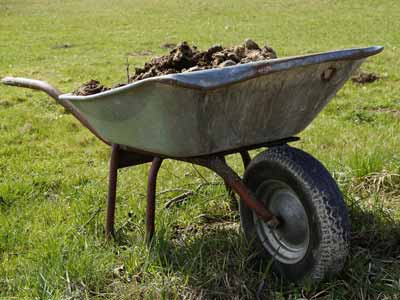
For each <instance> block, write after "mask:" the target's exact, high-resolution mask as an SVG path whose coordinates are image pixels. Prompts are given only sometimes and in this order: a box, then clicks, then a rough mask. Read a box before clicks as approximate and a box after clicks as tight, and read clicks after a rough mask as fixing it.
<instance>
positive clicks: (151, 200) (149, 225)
mask: <svg viewBox="0 0 400 300" xmlns="http://www.w3.org/2000/svg"><path fill="white" fill-rule="evenodd" d="M161 163H162V158H160V157H154V159H153V162H152V164H151V167H150V172H149V178H148V183H147V207H146V240H147V242H148V243H150V242H151V240H152V238H153V235H154V228H155V225H154V219H155V210H156V184H157V174H158V170H159V169H160V167H161Z"/></svg>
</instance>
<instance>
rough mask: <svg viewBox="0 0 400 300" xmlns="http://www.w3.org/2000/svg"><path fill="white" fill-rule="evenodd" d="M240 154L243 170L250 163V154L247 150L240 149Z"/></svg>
mask: <svg viewBox="0 0 400 300" xmlns="http://www.w3.org/2000/svg"><path fill="white" fill-rule="evenodd" d="M240 156H241V157H242V162H243V167H244V170H245V171H246V169H247V166H248V165H249V164H250V161H251V157H250V154H249V152H247V151H240Z"/></svg>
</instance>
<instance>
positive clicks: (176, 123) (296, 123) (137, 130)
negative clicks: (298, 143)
mask: <svg viewBox="0 0 400 300" xmlns="http://www.w3.org/2000/svg"><path fill="white" fill-rule="evenodd" d="M380 51H382V47H369V48H360V49H349V50H341V51H334V52H326V53H320V54H313V55H305V56H296V57H289V58H281V59H274V60H268V61H261V62H254V63H249V64H243V65H237V66H232V67H226V68H221V69H212V70H206V71H199V72H192V73H182V74H172V75H166V76H160V77H154V78H149V79H146V80H143V81H139V82H136V83H132V84H129V85H126V86H123V87H120V88H116V89H113V90H110V91H106V92H103V93H100V94H96V95H91V96H74V95H72V94H63V95H61V96H60V97H59V98H60V99H62V100H67V101H69V102H70V103H71V104H72V105H73V106H74V107H75V108H76V109H77V110H78V111H79V112H80V113H81V114H82V115H83V116H84V117H85V118H86V119H87V120H88V122H89V123H90V124H91V126H93V127H94V128H95V129H96V130H97V131H98V133H99V134H100V136H101V137H102V138H104V140H106V141H108V142H110V143H115V144H120V145H122V146H127V147H130V148H134V149H137V150H141V151H146V152H150V153H154V154H158V155H165V156H169V157H193V156H201V155H207V154H212V153H217V152H222V151H229V150H232V149H236V148H240V147H242V146H250V145H253V144H259V143H264V142H269V141H274V140H279V139H282V138H287V137H290V136H293V135H296V134H298V133H299V132H301V131H302V130H304V129H305V128H306V127H307V126H308V125H309V124H310V122H311V121H312V120H313V119H314V118H315V117H316V116H317V114H318V113H319V112H320V111H321V110H322V109H323V108H324V106H325V105H326V104H327V103H328V102H329V100H331V98H332V97H333V96H334V95H335V94H336V92H337V91H338V90H339V89H340V88H341V87H342V86H343V84H344V83H345V82H346V80H348V78H349V77H350V76H351V74H352V73H353V72H354V70H356V69H357V68H358V67H359V66H360V64H361V63H362V62H363V60H364V59H365V58H366V57H368V56H371V55H374V54H377V53H379V52H380Z"/></svg>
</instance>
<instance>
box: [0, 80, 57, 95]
mask: <svg viewBox="0 0 400 300" xmlns="http://www.w3.org/2000/svg"><path fill="white" fill-rule="evenodd" d="M1 82H2V83H3V84H6V85H11V86H18V87H24V88H28V89H33V90H40V91H43V92H45V93H47V94H48V95H49V96H50V97H52V98H54V99H55V100H56V101H59V99H58V96H60V95H61V94H62V93H61V92H60V91H59V90H58V89H56V88H55V87H54V86H52V85H51V84H50V83H47V82H46V81H41V80H35V79H28V78H22V77H4V78H3V79H2V80H1Z"/></svg>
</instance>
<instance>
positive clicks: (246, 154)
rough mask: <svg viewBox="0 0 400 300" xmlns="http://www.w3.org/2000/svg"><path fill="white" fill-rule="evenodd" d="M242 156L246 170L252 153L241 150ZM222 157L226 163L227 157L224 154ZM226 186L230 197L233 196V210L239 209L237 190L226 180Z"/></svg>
mask: <svg viewBox="0 0 400 300" xmlns="http://www.w3.org/2000/svg"><path fill="white" fill-rule="evenodd" d="M240 157H241V158H242V162H243V167H244V170H246V168H247V166H248V165H249V163H250V161H251V157H250V154H249V152H247V151H241V152H240ZM221 159H222V160H223V161H224V162H225V163H226V159H225V157H224V156H222V157H221ZM225 188H226V191H227V192H228V195H229V198H231V201H230V205H229V206H230V208H231V210H233V211H236V210H238V209H239V204H238V200H237V198H236V195H235V192H234V191H232V189H231V188H230V187H229V184H228V183H227V182H226V181H225Z"/></svg>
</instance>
